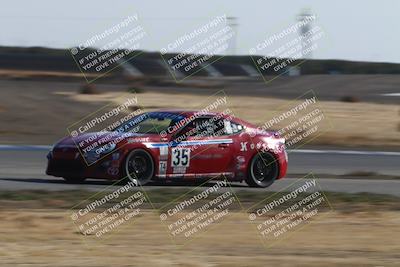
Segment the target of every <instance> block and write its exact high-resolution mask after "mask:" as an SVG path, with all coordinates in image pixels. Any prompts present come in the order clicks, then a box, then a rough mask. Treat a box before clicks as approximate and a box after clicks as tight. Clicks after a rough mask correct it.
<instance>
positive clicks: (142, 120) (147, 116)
mask: <svg viewBox="0 0 400 267" xmlns="http://www.w3.org/2000/svg"><path fill="white" fill-rule="evenodd" d="M183 118H184V117H183V116H179V115H177V114H174V113H167V112H148V113H143V114H141V115H138V116H136V117H133V118H132V119H131V120H129V121H127V122H125V123H124V124H122V125H121V126H119V127H117V128H115V129H114V131H118V132H124V133H127V132H131V133H141V134H144V133H147V134H159V133H160V132H162V131H167V129H168V128H169V127H173V126H174V125H175V124H176V123H177V122H179V121H180V120H182V119H183Z"/></svg>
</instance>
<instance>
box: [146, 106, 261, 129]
mask: <svg viewBox="0 0 400 267" xmlns="http://www.w3.org/2000/svg"><path fill="white" fill-rule="evenodd" d="M150 112H155V113H166V114H168V113H169V114H174V115H176V116H183V117H190V116H193V115H195V114H198V113H199V112H201V111H199V110H182V109H162V110H154V111H150ZM216 115H221V118H227V117H230V116H231V115H230V114H224V113H222V112H205V111H202V113H201V116H216ZM201 116H200V117H201ZM232 121H234V122H237V123H240V124H243V125H246V126H250V127H254V125H252V124H251V123H249V122H247V121H244V120H242V119H239V118H237V117H235V116H232Z"/></svg>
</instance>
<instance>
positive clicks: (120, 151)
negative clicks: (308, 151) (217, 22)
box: [46, 110, 288, 187]
mask: <svg viewBox="0 0 400 267" xmlns="http://www.w3.org/2000/svg"><path fill="white" fill-rule="evenodd" d="M284 143H285V140H284V139H283V138H281V137H280V136H278V134H276V133H275V132H273V131H265V130H260V129H258V128H257V127H256V126H254V125H252V124H250V123H248V122H245V121H243V120H241V119H238V118H236V117H234V116H232V115H230V114H229V113H211V112H196V111H184V112H182V111H174V110H169V111H156V112H146V113H142V114H140V115H137V116H135V117H133V118H132V119H130V120H128V121H126V122H124V123H123V124H121V125H120V126H118V127H117V128H115V129H113V130H112V131H108V132H104V131H103V132H94V133H84V134H81V135H77V136H75V137H72V136H69V137H66V138H64V139H62V140H61V141H59V142H58V143H57V144H55V145H54V147H53V148H52V150H51V151H50V152H49V154H48V155H47V158H48V166H47V170H46V173H47V174H48V175H53V176H57V177H63V178H64V179H65V180H66V181H68V182H82V181H83V180H84V179H85V178H100V179H109V180H119V179H122V178H125V177H127V178H129V179H131V180H132V181H134V182H137V183H138V184H140V185H144V184H147V183H148V182H150V181H155V180H158V181H160V180H163V181H167V180H175V179H178V180H183V181H185V180H186V181H189V180H191V181H193V180H200V179H202V180H204V179H211V178H212V179H224V178H225V179H227V180H229V181H246V183H247V184H248V185H249V186H252V187H268V186H270V185H271V184H272V183H273V182H274V181H275V180H276V179H280V178H282V177H284V176H285V174H286V170H287V162H288V158H287V153H286V151H285V144H284ZM79 144H86V145H85V146H84V147H81V146H80V145H79Z"/></svg>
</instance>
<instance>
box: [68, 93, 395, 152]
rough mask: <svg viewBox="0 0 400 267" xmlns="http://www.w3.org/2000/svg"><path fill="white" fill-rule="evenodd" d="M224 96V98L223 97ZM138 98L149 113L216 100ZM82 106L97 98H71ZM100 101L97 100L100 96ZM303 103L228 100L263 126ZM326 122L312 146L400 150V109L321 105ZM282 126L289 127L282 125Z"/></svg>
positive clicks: (244, 98)
mask: <svg viewBox="0 0 400 267" xmlns="http://www.w3.org/2000/svg"><path fill="white" fill-rule="evenodd" d="M221 95H222V94H221ZM119 96H120V94H116V93H113V94H107V95H103V96H98V100H104V99H107V98H108V99H110V100H112V99H114V101H117V99H118V97H119ZM137 96H138V100H139V104H140V105H141V106H143V107H144V108H145V109H150V110H154V109H162V108H178V109H200V108H204V107H205V106H206V105H207V104H208V103H210V100H213V99H214V100H215V99H216V96H213V97H208V96H193V95H189V94H187V95H185V94H179V95H177V94H161V93H150V92H146V93H143V94H140V95H137ZM70 97H71V98H72V99H74V100H76V101H79V102H90V101H94V100H95V99H96V98H94V97H92V96H84V95H71V96H70ZM96 97H97V96H96ZM300 102H302V101H290V100H282V99H274V98H260V97H247V96H228V104H227V106H225V108H226V107H229V108H230V109H231V110H232V111H233V112H234V114H235V115H236V116H238V117H240V118H243V119H245V120H248V121H250V122H253V123H255V124H257V125H262V124H264V123H265V122H266V121H268V120H269V119H270V118H272V117H273V116H274V115H277V114H279V111H285V110H287V108H288V107H293V106H295V105H296V104H298V103H300ZM318 103H319V105H320V109H321V110H322V111H323V112H324V114H325V116H326V118H325V119H324V121H323V123H322V124H321V128H320V131H319V132H318V133H321V135H320V136H319V137H318V138H316V139H314V140H313V141H312V142H311V143H312V144H328V145H344V146H377V147H381V146H391V147H393V146H395V147H399V146H400V134H399V131H398V129H397V127H398V123H399V121H400V115H399V111H400V107H399V106H397V105H387V104H385V105H382V104H371V103H344V102H339V101H321V102H318ZM278 126H280V127H282V126H285V125H284V124H280V125H279V124H278Z"/></svg>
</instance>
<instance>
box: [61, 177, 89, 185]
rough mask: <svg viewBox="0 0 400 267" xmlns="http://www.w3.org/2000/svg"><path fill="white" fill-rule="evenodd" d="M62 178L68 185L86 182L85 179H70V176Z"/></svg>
mask: <svg viewBox="0 0 400 267" xmlns="http://www.w3.org/2000/svg"><path fill="white" fill-rule="evenodd" d="M63 178H64V180H65V182H67V183H68V184H81V183H83V182H84V181H85V180H86V178H85V177H70V176H67V177H63Z"/></svg>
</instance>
